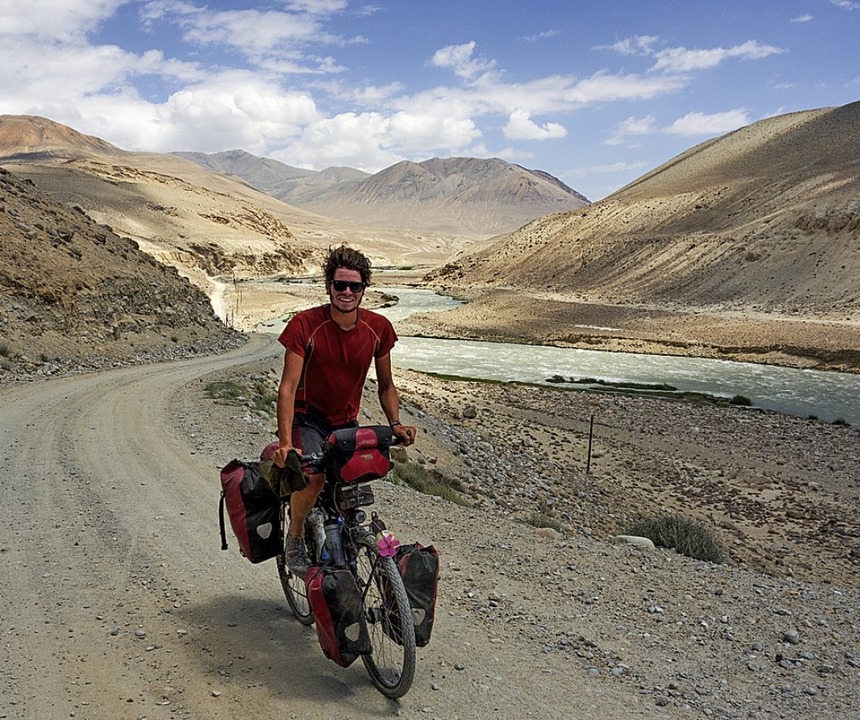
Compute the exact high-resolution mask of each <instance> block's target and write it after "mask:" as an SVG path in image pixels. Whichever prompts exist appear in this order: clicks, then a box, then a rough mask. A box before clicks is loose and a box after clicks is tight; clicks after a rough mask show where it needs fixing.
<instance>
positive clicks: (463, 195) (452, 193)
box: [177, 150, 588, 238]
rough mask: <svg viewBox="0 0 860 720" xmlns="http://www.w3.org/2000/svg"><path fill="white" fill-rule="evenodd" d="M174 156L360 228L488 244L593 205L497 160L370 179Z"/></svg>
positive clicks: (535, 173) (540, 175)
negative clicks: (537, 220) (474, 239)
mask: <svg viewBox="0 0 860 720" xmlns="http://www.w3.org/2000/svg"><path fill="white" fill-rule="evenodd" d="M177 154H179V155H181V156H182V157H185V158H188V159H190V160H193V161H194V162H197V163H199V164H200V165H202V166H203V167H206V168H209V169H211V170H214V171H217V172H223V173H226V174H229V175H235V176H236V177H239V178H242V179H243V180H244V181H245V182H247V183H248V184H249V185H251V186H253V187H256V188H258V189H260V190H263V191H264V192H267V193H269V194H270V195H273V196H274V197H277V198H278V199H280V200H283V201H284V202H286V203H289V204H291V205H296V206H298V207H302V208H304V209H306V210H310V211H312V212H314V213H318V214H320V215H324V216H326V217H332V218H338V219H340V220H345V221H350V222H355V223H358V224H362V225H387V226H393V227H401V228H421V229H424V230H429V231H434V232H439V233H449V234H450V233H453V234H465V235H473V236H480V237H485V238H486V237H490V236H492V235H496V234H498V233H500V232H506V231H510V230H514V229H516V228H518V227H521V226H522V225H524V224H526V223H527V222H529V221H531V220H533V219H535V218H537V217H540V216H542V215H547V214H549V213H555V212H562V211H566V210H573V209H577V208H580V207H583V206H584V205H587V204H588V200H587V199H586V198H585V197H583V196H582V195H580V194H579V193H577V192H576V191H575V190H572V189H571V188H569V187H567V185H565V184H564V183H562V182H561V181H560V180H558V179H557V178H554V177H553V176H552V175H550V174H548V173H545V172H543V171H540V170H528V169H526V168H523V167H521V166H519V165H513V164H511V163H507V162H505V161H503V160H499V159H486V160H482V159H476V158H445V159H442V158H433V159H431V160H426V161H424V162H420V163H413V162H407V161H404V162H400V163H397V164H396V165H392V166H391V167H388V168H386V169H384V170H381V171H380V172H378V173H376V174H374V175H368V174H367V173H363V172H361V171H359V170H354V169H352V168H328V169H326V170H322V171H319V172H315V171H310V170H301V169H299V168H294V167H291V166H290V165H285V164H283V163H278V162H276V161H274V160H268V159H266V158H258V157H256V156H254V155H250V154H249V153H245V152H242V151H240V150H234V151H230V152H226V153H216V154H214V155H206V154H203V153H177Z"/></svg>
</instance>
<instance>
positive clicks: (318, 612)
mask: <svg viewBox="0 0 860 720" xmlns="http://www.w3.org/2000/svg"><path fill="white" fill-rule="evenodd" d="M305 590H306V593H307V598H308V603H309V604H310V606H311V611H312V612H313V615H314V624H315V625H316V628H317V638H318V639H319V643H320V647H321V648H322V651H323V653H324V654H325V656H326V657H327V658H328V659H329V660H332V661H334V662H336V663H337V664H338V665H340V666H341V667H349V666H350V665H352V663H353V662H355V659H356V658H357V657H358V656H359V655H366V654H367V653H369V652H370V651H371V645H370V636H369V635H368V632H367V621H366V620H365V619H364V605H363V603H362V599H361V591H360V590H359V589H358V585H357V583H356V582H355V578H354V577H353V575H352V573H351V572H350V571H349V570H346V569H336V568H330V567H326V566H320V565H314V566H312V567H311V568H310V569H309V570H308V573H307V575H306V576H305Z"/></svg>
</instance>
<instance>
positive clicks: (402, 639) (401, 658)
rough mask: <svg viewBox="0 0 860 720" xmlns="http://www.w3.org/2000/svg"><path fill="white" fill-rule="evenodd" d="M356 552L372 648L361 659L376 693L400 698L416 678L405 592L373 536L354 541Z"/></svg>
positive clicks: (401, 581)
mask: <svg viewBox="0 0 860 720" xmlns="http://www.w3.org/2000/svg"><path fill="white" fill-rule="evenodd" d="M356 552H357V557H356V574H357V576H358V578H357V579H358V583H359V588H360V589H361V591H362V594H363V598H364V612H365V618H366V620H367V629H368V632H369V634H370V644H371V648H372V649H371V652H370V653H369V654H367V655H362V656H361V659H362V661H363V662H364V667H365V669H366V670H367V673H368V675H369V676H370V680H371V682H372V683H373V684H374V686H375V687H376V689H377V690H379V691H380V692H381V693H382V694H383V695H385V696H386V697H389V698H399V697H403V696H404V695H405V694H406V693H407V692H409V688H410V687H412V680H413V679H414V677H415V625H414V624H413V620H412V610H411V608H410V607H409V598H408V597H407V595H406V588H405V587H403V579H402V578H401V577H400V572H399V571H398V569H397V565H396V564H395V562H394V560H393V559H392V558H390V557H382V556H380V554H379V550H378V549H377V547H376V542H375V540H374V538H373V536H372V535H369V534H368V535H365V536H362V537H359V538H357V539H356Z"/></svg>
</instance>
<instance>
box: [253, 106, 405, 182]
mask: <svg viewBox="0 0 860 720" xmlns="http://www.w3.org/2000/svg"><path fill="white" fill-rule="evenodd" d="M388 137H389V120H388V119H387V118H385V117H384V116H383V115H381V114H380V113H360V114H355V113H342V114H340V115H336V116H334V117H331V118H323V119H320V120H318V121H316V122H313V123H309V124H308V125H307V126H306V127H305V128H304V130H303V131H302V134H301V135H300V136H299V137H298V138H296V139H295V141H293V142H292V143H290V144H288V145H286V146H285V147H283V148H282V149H278V150H275V151H273V152H272V153H271V154H270V157H273V158H275V159H276V160H282V161H283V162H286V163H288V164H290V165H299V166H301V167H310V168H326V167H330V166H332V165H348V166H350V167H354V168H358V169H359V170H365V171H366V172H376V171H377V170H380V169H381V168H383V167H387V166H389V165H393V164H394V163H396V162H399V161H400V160H403V157H402V156H401V155H398V154H397V153H395V152H392V151H390V150H388V149H387V145H389V140H388Z"/></svg>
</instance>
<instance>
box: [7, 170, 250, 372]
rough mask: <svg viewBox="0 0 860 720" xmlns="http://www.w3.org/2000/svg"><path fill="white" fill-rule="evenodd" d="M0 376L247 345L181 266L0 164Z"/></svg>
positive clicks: (137, 360) (63, 369) (213, 350)
mask: <svg viewBox="0 0 860 720" xmlns="http://www.w3.org/2000/svg"><path fill="white" fill-rule="evenodd" d="M0 237H2V242H3V245H2V248H3V252H2V253H0V378H2V379H4V380H6V379H9V378H14V377H17V376H23V375H30V374H33V373H37V374H41V375H51V374H54V373H55V372H59V371H61V370H62V371H66V372H67V371H69V370H75V369H81V370H84V369H92V368H101V367H110V366H111V365H112V364H114V363H127V362H132V361H135V362H141V361H149V362H151V361H155V360H161V359H172V358H176V357H184V356H188V355H191V354H197V353H210V352H215V351H219V350H224V349H227V348H229V347H235V346H237V345H239V344H241V342H242V337H241V336H240V335H239V334H238V333H234V332H231V331H229V330H228V329H227V328H226V327H225V326H224V325H223V324H222V323H221V322H220V321H219V319H218V318H217V317H216V316H215V314H214V313H213V311H212V307H211V305H210V303H209V300H208V298H207V297H206V296H205V295H204V294H203V293H202V292H201V291H200V290H198V289H197V288H195V287H194V286H192V285H191V284H190V283H189V282H188V280H186V279H184V278H181V277H180V276H179V274H178V273H177V271H176V269H175V268H172V267H169V266H166V265H162V264H160V263H158V262H157V261H155V260H154V259H153V258H152V257H151V256H149V255H147V254H146V253H143V252H141V251H140V250H139V249H138V247H137V245H136V244H135V243H134V242H132V241H131V240H129V239H128V238H122V237H119V236H118V235H116V234H115V233H114V232H113V231H112V230H111V229H110V228H109V227H107V226H105V225H99V224H97V223H95V222H93V221H92V220H91V219H90V218H89V217H87V216H86V215H85V214H84V213H83V212H82V211H81V210H80V208H74V207H69V206H67V205H64V204H62V203H58V202H56V201H55V200H54V199H53V198H51V197H50V196H49V195H47V194H46V193H44V192H41V191H40V190H38V189H37V188H35V187H34V186H33V184H32V183H31V182H29V181H26V180H23V179H21V178H18V177H15V176H14V175H13V174H11V173H8V172H6V171H5V170H0Z"/></svg>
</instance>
